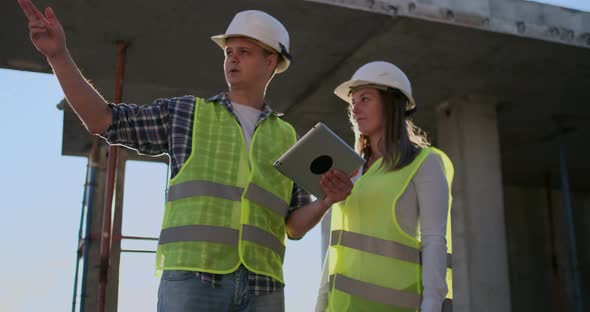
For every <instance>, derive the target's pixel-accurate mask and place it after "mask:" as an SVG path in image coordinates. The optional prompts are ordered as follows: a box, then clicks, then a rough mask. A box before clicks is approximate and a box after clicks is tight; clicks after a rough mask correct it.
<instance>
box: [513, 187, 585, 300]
mask: <svg viewBox="0 0 590 312" xmlns="http://www.w3.org/2000/svg"><path fill="white" fill-rule="evenodd" d="M572 203H573V204H572V206H573V216H574V220H575V221H574V227H575V230H576V232H575V233H576V240H577V246H576V247H577V255H578V264H579V270H580V278H581V287H582V295H583V302H584V304H585V311H588V308H589V307H590V288H588V285H590V250H589V248H588V246H589V244H590V227H588V226H586V225H587V224H589V223H590V212H588V209H590V193H572ZM504 207H505V216H506V238H507V244H508V263H509V270H510V289H511V298H512V310H513V311H575V310H574V306H573V303H572V302H573V298H572V294H573V289H572V280H571V271H572V268H571V266H570V258H569V253H568V248H567V247H568V244H567V235H566V222H565V211H564V209H563V197H562V193H561V192H560V191H558V190H555V189H552V190H551V194H550V195H549V194H548V192H547V190H546V189H545V188H537V187H521V186H512V185H508V186H504ZM552 224H553V234H552V233H551V232H552V229H551V225H552ZM585 286H586V287H585Z"/></svg>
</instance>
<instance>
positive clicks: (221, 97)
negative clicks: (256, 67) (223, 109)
mask: <svg viewBox="0 0 590 312" xmlns="http://www.w3.org/2000/svg"><path fill="white" fill-rule="evenodd" d="M207 102H217V103H221V104H223V105H225V106H227V107H228V108H229V109H230V110H231V111H233V104H232V102H231V100H230V99H229V96H228V94H227V92H221V93H219V94H216V95H214V96H212V97H210V98H208V99H207ZM262 112H263V113H264V114H265V115H275V116H278V117H281V116H283V115H284V114H283V113H277V112H275V111H273V110H272V108H271V107H270V105H268V104H266V103H264V106H263V107H262Z"/></svg>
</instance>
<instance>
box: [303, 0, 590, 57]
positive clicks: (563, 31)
mask: <svg viewBox="0 0 590 312" xmlns="http://www.w3.org/2000/svg"><path fill="white" fill-rule="evenodd" d="M307 1H312V2H319V3H324V4H331V5H336V6H342V7H347V8H351V9H357V10H363V11H369V12H374V13H378V14H385V15H391V16H406V17H412V18H417V19H424V20H429V21H434V22H440V23H447V24H453V25H458V26H464V27H469V28H476V29H481V30H486V31H491V32H498V33H505V34H510V35H516V36H520V37H527V38H532V39H538V40H545V41H551V42H557V43H561V44H566V45H572V46H578V47H584V48H590V13H587V12H582V11H577V10H571V9H566V8H560V7H556V6H552V5H548V4H541V3H535V2H528V1H524V0H307Z"/></svg>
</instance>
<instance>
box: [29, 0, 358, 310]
mask: <svg viewBox="0 0 590 312" xmlns="http://www.w3.org/2000/svg"><path fill="white" fill-rule="evenodd" d="M19 4H20V5H21V7H22V9H23V11H24V13H25V15H26V16H27V18H28V20H29V29H30V32H31V40H32V42H33V44H34V45H35V46H36V48H37V49H38V50H39V51H40V52H42V53H43V54H44V55H45V56H46V57H47V60H48V62H49V64H50V65H51V66H52V68H53V71H54V73H55V75H56V76H57V78H58V80H59V82H60V84H61V87H62V89H63V91H64V93H65V96H66V98H67V100H68V102H69V103H70V105H71V106H72V108H73V109H74V111H75V112H76V114H77V115H78V116H79V117H80V119H81V120H82V121H83V123H84V124H85V126H86V127H87V129H88V130H89V131H90V132H92V133H94V134H99V135H101V136H103V137H104V138H105V139H106V140H107V141H108V142H109V143H110V144H122V145H125V146H127V147H129V148H133V149H137V150H138V151H140V152H142V153H145V154H152V155H156V154H162V153H167V154H168V155H169V156H170V161H171V169H172V170H171V171H172V172H171V179H170V187H169V189H168V195H167V203H166V211H165V214H164V222H163V228H162V232H161V234H160V241H159V246H158V254H157V258H156V262H157V263H156V267H157V270H158V271H159V272H162V271H163V273H162V279H161V282H160V288H159V294H158V310H159V311H283V310H284V296H283V287H284V281H283V272H282V263H283V258H284V249H285V243H284V240H285V236H286V235H287V234H288V236H289V237H291V238H293V239H299V238H301V237H302V236H303V235H304V234H305V233H306V232H307V231H308V230H310V229H311V228H312V227H313V226H314V225H315V224H317V222H318V221H319V220H320V218H321V217H322V216H323V214H324V213H325V211H326V210H327V209H328V208H329V207H330V206H331V205H332V204H333V203H335V202H338V201H341V200H343V199H344V198H346V196H348V194H349V193H350V190H351V189H352V183H351V181H350V179H349V178H348V177H347V176H346V175H345V174H344V173H342V172H340V171H337V170H333V171H329V172H328V173H326V174H324V175H323V176H322V178H321V181H322V187H323V189H324V192H325V193H326V194H327V196H326V197H325V198H323V199H320V200H317V201H315V202H313V203H309V202H310V199H309V195H308V194H306V193H305V192H304V191H302V190H301V189H300V188H299V187H297V186H296V185H293V183H292V181H290V180H289V179H287V178H286V177H285V176H283V175H281V174H280V173H278V172H277V171H276V170H274V168H272V163H273V161H274V160H276V159H277V158H278V157H279V156H280V155H282V153H284V152H285V151H286V150H287V149H288V148H289V147H290V146H291V145H293V144H294V143H295V142H296V139H297V136H296V133H295V131H294V129H293V127H292V126H291V125H289V124H288V123H287V122H285V121H283V120H281V119H279V118H278V116H277V115H276V114H275V113H274V112H273V111H272V110H271V108H270V107H269V106H268V105H266V104H265V102H264V96H265V93H266V88H267V87H268V85H269V83H270V81H271V79H272V78H273V77H274V75H275V74H276V73H281V72H284V71H285V70H287V68H288V67H289V64H290V55H289V35H288V33H287V30H286V29H285V28H284V26H283V25H282V24H281V23H280V22H279V21H278V20H276V19H275V18H274V17H272V16H270V15H268V14H266V13H264V12H261V11H254V10H251V11H244V12H240V13H238V14H237V15H236V16H235V17H234V19H233V20H232V21H231V23H230V25H229V27H228V29H227V31H226V33H225V34H223V35H218V36H213V37H212V38H211V39H212V40H213V41H215V43H217V44H218V45H219V46H220V47H221V48H222V49H223V50H224V54H225V61H224V74H225V79H226V82H227V85H228V92H224V93H220V94H218V95H215V96H213V97H210V98H207V99H203V98H199V97H194V96H184V97H178V98H169V99H159V100H156V101H155V102H154V103H153V104H152V105H149V106H137V105H128V104H120V105H114V104H108V103H107V102H106V101H105V100H104V99H103V97H102V96H101V95H100V94H99V93H98V92H97V91H96V90H95V89H94V88H92V86H90V84H88V82H87V81H86V79H85V78H84V77H83V76H82V74H81V73H80V71H79V70H78V68H77V66H76V64H75V62H74V61H73V59H72V58H71V56H70V54H69V52H68V49H67V47H66V43H65V42H66V40H65V34H64V31H63V28H62V27H61V24H60V23H59V21H58V19H57V17H56V16H55V14H54V12H53V10H52V9H51V8H47V9H46V10H45V14H42V13H41V12H40V11H39V10H38V9H37V8H36V7H35V6H34V4H33V3H32V2H31V1H30V0H19Z"/></svg>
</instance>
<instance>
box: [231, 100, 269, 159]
mask: <svg viewBox="0 0 590 312" xmlns="http://www.w3.org/2000/svg"><path fill="white" fill-rule="evenodd" d="M232 105H233V110H234V114H235V115H236V116H237V117H238V120H239V121H240V124H241V125H242V130H243V131H244V140H245V141H246V151H247V152H248V155H250V142H252V135H253V134H254V129H255V128H256V123H257V122H258V117H259V116H260V114H261V113H262V111H260V110H258V109H256V108H253V107H250V106H246V105H242V104H238V103H235V102H232Z"/></svg>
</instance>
